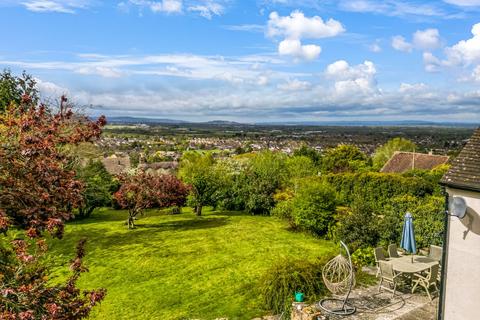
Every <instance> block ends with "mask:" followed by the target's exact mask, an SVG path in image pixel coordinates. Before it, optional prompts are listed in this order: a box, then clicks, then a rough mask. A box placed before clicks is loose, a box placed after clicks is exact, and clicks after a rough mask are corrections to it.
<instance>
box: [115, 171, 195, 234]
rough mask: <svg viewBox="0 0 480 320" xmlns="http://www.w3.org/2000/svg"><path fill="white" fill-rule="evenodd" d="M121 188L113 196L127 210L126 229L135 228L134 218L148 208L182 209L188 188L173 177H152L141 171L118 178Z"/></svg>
mask: <svg viewBox="0 0 480 320" xmlns="http://www.w3.org/2000/svg"><path fill="white" fill-rule="evenodd" d="M120 180H121V183H122V185H121V187H120V189H119V190H118V191H117V192H116V193H115V194H114V198H115V201H116V202H117V203H118V205H119V206H120V207H121V208H123V209H127V210H128V220H127V225H128V228H129V229H130V228H134V227H135V218H136V217H137V216H138V215H139V214H142V213H143V211H144V210H145V209H148V208H168V207H173V206H175V207H182V206H184V205H185V202H186V200H187V195H188V192H189V187H188V186H187V185H185V184H184V183H183V182H182V181H180V180H179V179H178V178H177V177H175V176H173V175H167V174H165V175H153V174H148V173H145V172H143V171H140V172H139V173H136V174H133V175H124V176H121V177H120Z"/></svg>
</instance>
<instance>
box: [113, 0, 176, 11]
mask: <svg viewBox="0 0 480 320" xmlns="http://www.w3.org/2000/svg"><path fill="white" fill-rule="evenodd" d="M127 5H133V6H137V7H139V8H148V9H150V10H151V11H152V12H153V13H167V14H171V13H181V12H182V7H183V2H182V0H161V1H150V0H128V2H127V3H126V2H121V3H120V4H119V6H120V7H125V6H127Z"/></svg>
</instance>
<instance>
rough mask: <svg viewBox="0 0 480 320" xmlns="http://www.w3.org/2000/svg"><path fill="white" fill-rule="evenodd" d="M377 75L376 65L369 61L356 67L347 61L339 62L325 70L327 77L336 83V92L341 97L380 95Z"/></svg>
mask: <svg viewBox="0 0 480 320" xmlns="http://www.w3.org/2000/svg"><path fill="white" fill-rule="evenodd" d="M376 73H377V70H376V68H375V65H374V63H373V62H371V61H368V60H367V61H365V62H364V63H362V64H359V65H356V66H350V65H349V64H348V62H347V61H345V60H338V61H336V62H334V63H332V64H330V65H328V66H327V68H326V70H325V76H326V77H327V78H328V79H333V80H334V81H335V82H334V87H335V92H336V94H337V95H338V96H339V97H348V96H350V97H352V96H355V95H371V94H376V93H378V89H377V81H376V79H375V75H376Z"/></svg>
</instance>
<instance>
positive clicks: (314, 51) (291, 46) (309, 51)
mask: <svg viewBox="0 0 480 320" xmlns="http://www.w3.org/2000/svg"><path fill="white" fill-rule="evenodd" d="M320 52H322V48H321V47H320V46H317V45H314V44H308V45H302V43H301V42H300V40H291V39H285V40H283V41H281V42H280V43H279V45H278V53H279V54H280V55H289V56H293V57H295V58H297V59H301V60H310V61H311V60H315V59H316V58H318V56H319V55H320Z"/></svg>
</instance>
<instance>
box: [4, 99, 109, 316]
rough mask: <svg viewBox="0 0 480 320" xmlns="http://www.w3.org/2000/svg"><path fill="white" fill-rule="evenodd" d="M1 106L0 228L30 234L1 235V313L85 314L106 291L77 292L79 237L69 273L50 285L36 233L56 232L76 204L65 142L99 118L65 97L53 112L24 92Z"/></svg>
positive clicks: (94, 128)
mask: <svg viewBox="0 0 480 320" xmlns="http://www.w3.org/2000/svg"><path fill="white" fill-rule="evenodd" d="M9 99H10V98H9ZM6 105H7V107H6V109H5V111H4V112H3V113H0V230H1V231H2V232H3V233H4V234H7V232H8V230H9V229H10V228H11V227H16V228H18V229H23V230H25V236H26V237H27V238H30V239H32V240H28V239H25V237H19V238H18V239H17V240H14V241H13V242H9V240H8V239H9V238H8V237H5V238H3V239H0V240H1V241H0V260H1V261H2V263H0V274H1V275H2V276H1V277H0V291H1V294H0V318H3V319H81V318H85V317H87V316H88V314H89V312H90V310H91V308H93V307H94V306H95V305H96V304H97V303H98V302H99V301H101V300H102V299H103V297H104V295H105V290H103V289H100V290H92V291H83V292H82V291H80V290H79V289H78V288H77V287H76V282H77V280H78V278H79V276H80V274H81V273H82V272H85V271H87V269H86V267H85V266H83V263H82V258H83V257H84V254H85V251H84V241H82V242H80V243H79V245H78V248H77V254H76V257H75V258H74V259H73V260H72V264H71V266H70V267H71V270H72V271H73V274H72V275H71V277H70V278H69V279H68V281H67V282H66V283H65V284H58V285H53V284H50V283H48V274H49V272H50V270H49V269H48V268H47V267H46V266H45V263H44V261H43V260H44V259H43V257H44V254H45V252H46V250H47V247H46V243H45V241H44V240H43V239H42V237H43V235H44V232H45V231H48V232H49V233H50V234H52V235H53V236H54V237H58V238H61V237H62V235H63V229H64V223H65V221H66V220H68V219H70V218H71V217H72V210H73V209H74V208H75V207H78V206H79V205H80V204H81V202H82V197H81V195H80V194H81V191H82V183H81V182H80V181H78V180H76V179H75V172H74V171H73V164H72V161H71V159H70V158H69V157H68V156H67V155H66V154H65V153H64V152H62V149H63V147H64V146H66V145H68V144H77V143H80V142H86V141H91V140H93V139H95V138H97V137H98V136H99V135H100V133H101V127H102V126H103V125H104V124H105V118H104V117H101V118H100V119H99V120H98V121H96V122H92V121H90V120H89V119H88V118H86V117H82V116H79V115H77V114H74V113H73V112H72V110H71V109H70V108H69V105H68V103H67V99H66V98H65V97H62V99H61V106H60V110H59V111H58V112H52V111H51V110H49V109H48V108H47V107H46V106H44V105H40V106H37V105H36V104H35V101H34V99H31V97H29V96H28V95H27V94H24V95H23V96H22V99H21V101H20V104H17V101H16V100H12V101H11V103H8V104H6Z"/></svg>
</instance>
